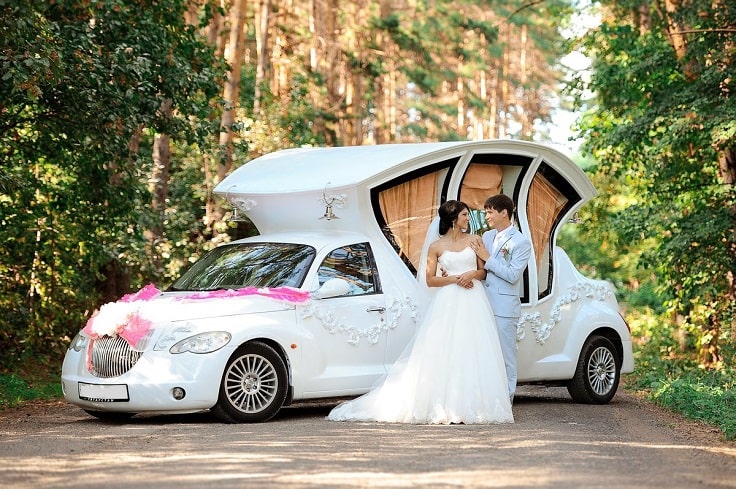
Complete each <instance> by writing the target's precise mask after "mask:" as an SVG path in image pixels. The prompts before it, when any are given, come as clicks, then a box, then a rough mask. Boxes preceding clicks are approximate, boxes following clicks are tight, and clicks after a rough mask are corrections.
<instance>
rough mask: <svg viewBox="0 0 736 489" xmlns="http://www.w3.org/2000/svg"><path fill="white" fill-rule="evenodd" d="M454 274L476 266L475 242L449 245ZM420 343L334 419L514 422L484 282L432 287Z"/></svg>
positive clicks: (447, 264) (447, 259)
mask: <svg viewBox="0 0 736 489" xmlns="http://www.w3.org/2000/svg"><path fill="white" fill-rule="evenodd" d="M438 261H439V265H440V266H441V267H442V268H443V269H444V270H446V271H447V273H448V275H459V274H461V273H462V272H465V271H467V270H474V269H476V256H475V252H473V250H472V249H471V248H469V247H468V248H465V249H464V250H463V251H457V252H455V251H445V252H444V253H442V254H441V255H440V257H439V260H438ZM432 291H434V294H433V296H432V300H431V302H430V303H429V306H428V308H427V310H426V313H425V315H424V319H423V320H422V322H421V324H420V325H419V327H418V329H417V332H416V335H415V338H414V342H413V344H412V345H410V346H409V347H408V348H407V350H406V351H405V352H404V353H403V354H402V355H401V357H400V358H399V360H398V361H397V362H396V363H395V364H394V365H393V366H392V367H391V368H390V369H389V371H388V373H387V375H386V376H385V377H384V378H383V380H382V381H381V383H380V384H379V385H378V386H376V387H375V388H374V389H373V390H371V391H370V392H368V393H367V394H364V395H363V396H361V397H358V398H357V399H353V400H351V401H347V402H344V403H342V404H340V405H338V406H337V407H335V409H333V410H332V411H331V412H330V414H329V415H328V416H327V419H329V420H332V421H383V422H396V423H414V424H450V423H466V424H471V423H513V422H514V417H513V414H512V411H511V402H510V401H509V394H508V387H507V381H506V369H505V367H504V361H503V356H502V353H501V347H500V344H499V340H498V333H497V332H496V323H495V321H494V319H493V312H492V310H491V306H490V305H489V303H488V299H487V297H486V292H485V290H484V287H483V284H482V283H481V282H480V281H478V280H475V281H474V286H473V287H472V288H471V289H465V288H463V287H460V286H458V285H447V286H444V287H437V288H432Z"/></svg>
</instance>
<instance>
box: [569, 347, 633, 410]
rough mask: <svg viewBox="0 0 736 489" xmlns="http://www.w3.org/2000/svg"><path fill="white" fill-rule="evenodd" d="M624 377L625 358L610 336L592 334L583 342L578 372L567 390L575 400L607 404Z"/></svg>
mask: <svg viewBox="0 0 736 489" xmlns="http://www.w3.org/2000/svg"><path fill="white" fill-rule="evenodd" d="M620 378H621V360H620V358H619V355H618V352H617V351H616V347H614V346H613V343H612V342H611V340H609V339H608V338H605V337H603V336H591V337H590V338H588V340H587V341H586V342H585V344H583V348H582V350H581V351H580V357H579V358H578V365H577V368H576V369H575V376H574V377H573V378H572V379H571V380H570V381H569V382H568V383H567V392H569V393H570V396H571V397H572V398H573V400H574V401H575V402H580V403H584V404H606V403H607V402H609V401H610V400H611V399H613V396H614V395H615V394H616V390H617V389H618V383H619V380H620Z"/></svg>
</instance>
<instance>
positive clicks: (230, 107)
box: [206, 0, 248, 235]
mask: <svg viewBox="0 0 736 489" xmlns="http://www.w3.org/2000/svg"><path fill="white" fill-rule="evenodd" d="M247 6H248V2H247V1H246V0H233V4H232V7H231V9H230V13H229V16H228V20H229V27H230V35H229V37H228V43H227V46H226V48H225V53H224V54H225V60H226V61H227V63H228V65H229V67H230V69H229V70H228V72H227V80H226V81H225V85H224V87H223V95H222V98H223V100H224V103H225V108H224V110H223V112H222V119H221V121H220V140H219V151H220V153H219V159H218V161H217V163H216V165H215V168H216V171H215V174H214V178H215V181H214V182H213V186H214V185H217V184H218V183H219V182H221V181H222V180H223V179H224V178H225V176H226V175H227V174H228V173H229V172H230V170H231V169H232V166H233V161H232V157H233V130H232V126H233V123H234V122H235V114H236V111H237V108H238V105H239V103H238V97H239V93H240V90H239V87H240V69H241V67H242V65H243V53H244V51H245V25H246V8H247ZM206 207H207V217H206V224H207V226H208V227H209V228H210V229H211V230H212V233H213V234H215V235H216V234H218V233H217V228H216V226H215V224H216V223H218V222H220V221H222V218H223V211H222V207H221V206H220V205H219V203H218V202H217V201H216V200H215V196H214V195H212V194H209V195H208V196H207V205H206Z"/></svg>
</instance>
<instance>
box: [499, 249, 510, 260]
mask: <svg viewBox="0 0 736 489" xmlns="http://www.w3.org/2000/svg"><path fill="white" fill-rule="evenodd" d="M501 256H502V257H503V259H504V260H506V261H509V260H510V259H511V250H510V249H509V248H508V246H504V247H502V248H501Z"/></svg>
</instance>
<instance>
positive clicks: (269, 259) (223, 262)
mask: <svg viewBox="0 0 736 489" xmlns="http://www.w3.org/2000/svg"><path fill="white" fill-rule="evenodd" d="M314 256H315V250H314V248H312V247H311V246H306V245H301V244H290V243H242V244H233V245H226V246H220V247H218V248H215V249H214V250H212V251H211V252H209V253H208V254H206V255H205V256H203V257H202V258H201V259H200V260H199V261H197V262H196V263H195V264H194V265H193V266H192V268H190V269H189V270H188V271H187V272H186V273H184V275H182V276H181V278H179V279H178V280H177V281H176V282H174V284H173V285H172V286H171V289H170V290H215V289H240V288H242V287H248V286H253V287H284V286H288V287H300V286H301V285H302V282H303V281H304V277H305V275H306V274H307V271H308V270H309V267H310V265H311V264H312V261H313V260H314Z"/></svg>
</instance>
